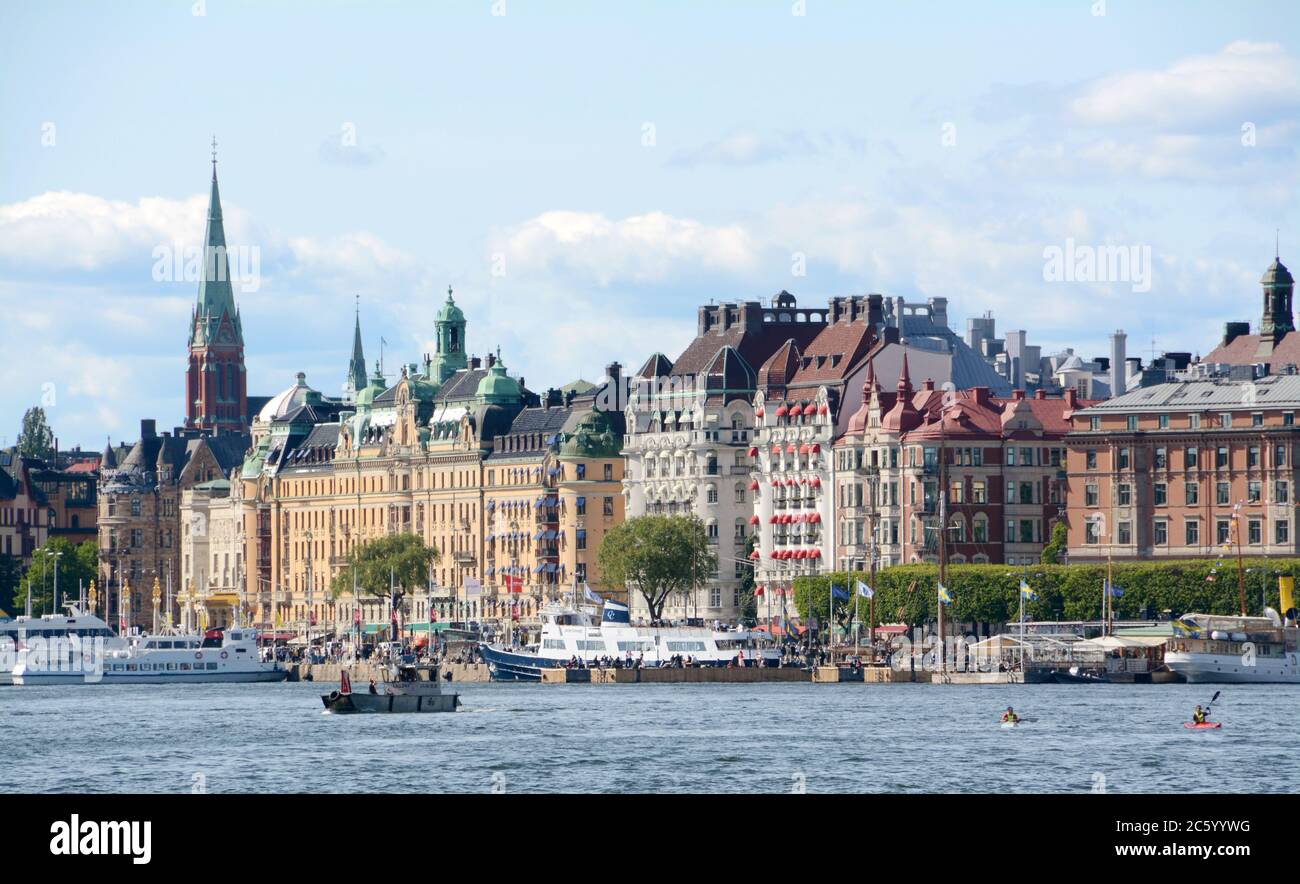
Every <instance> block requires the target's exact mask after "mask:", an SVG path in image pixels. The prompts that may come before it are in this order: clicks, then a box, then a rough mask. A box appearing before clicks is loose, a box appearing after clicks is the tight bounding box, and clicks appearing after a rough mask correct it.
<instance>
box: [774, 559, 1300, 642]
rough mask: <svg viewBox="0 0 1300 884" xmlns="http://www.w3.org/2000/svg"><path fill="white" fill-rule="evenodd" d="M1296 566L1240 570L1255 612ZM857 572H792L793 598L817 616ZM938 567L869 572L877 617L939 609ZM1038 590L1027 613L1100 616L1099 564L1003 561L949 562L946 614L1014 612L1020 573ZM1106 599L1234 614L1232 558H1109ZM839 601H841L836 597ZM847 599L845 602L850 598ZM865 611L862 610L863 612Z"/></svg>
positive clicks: (908, 616) (1288, 562) (1134, 612)
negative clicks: (1111, 593) (1226, 561)
mask: <svg viewBox="0 0 1300 884" xmlns="http://www.w3.org/2000/svg"><path fill="white" fill-rule="evenodd" d="M1297 573H1300V559H1274V560H1271V561H1269V562H1267V563H1261V562H1256V563H1255V564H1254V565H1252V567H1250V568H1248V569H1247V570H1246V572H1245V587H1246V609H1247V611H1248V612H1249V613H1251V614H1256V615H1257V614H1259V613H1260V612H1261V611H1262V610H1263V607H1264V605H1266V604H1267V605H1269V606H1271V607H1273V608H1275V609H1276V608H1277V607H1278V587H1277V578H1278V577H1279V576H1281V575H1292V576H1294V575H1296V574H1297ZM866 579H867V578H866V576H865V575H863V574H859V573H852V574H850V573H844V572H839V573H835V574H825V575H820V576H816V577H799V578H797V579H796V580H795V581H794V598H795V606H796V608H797V609H798V611H799V613H800V614H801V615H802V616H805V617H806V616H808V614H809V613H812V614H820V615H822V616H823V617H824V615H825V612H826V611H827V606H828V600H829V595H830V587H831V585H832V584H833V585H835V586H837V587H843V588H845V589H848V590H849V591H850V592H852V590H853V587H854V586H856V582H857V581H858V580H864V581H865V580H866ZM938 579H939V574H938V568H937V567H936V566H934V565H898V566H895V567H892V568H886V569H885V570H883V571H878V572H876V575H875V578H874V580H873V581H872V588H873V589H874V590H875V602H876V616H877V619H878V621H892V622H897V623H906V624H908V625H909V626H917V625H920V624H922V623H926V622H929V621H933V620H935V619H937V617H938V592H937V585H938ZM1022 579H1023V580H1024V581H1025V582H1026V583H1027V584H1028V585H1029V587H1030V588H1031V589H1032V590H1033V591H1034V593H1035V594H1036V595H1037V598H1036V599H1035V600H1033V601H1026V602H1025V617H1026V619H1029V620H1097V619H1100V617H1101V604H1102V585H1103V581H1104V580H1105V579H1106V566H1105V565H1068V566H1067V565H1042V564H1040V565H1035V566H1034V567H1032V568H1030V569H1028V570H1025V569H1020V568H1015V567H1011V566H1007V565H950V566H949V567H948V577H947V581H946V582H945V586H947V588H948V592H949V594H950V595H951V596H952V605H951V606H950V607H949V608H948V611H947V612H946V614H947V616H948V617H951V618H954V619H956V620H958V621H962V622H968V623H1010V622H1012V621H1015V620H1016V619H1018V618H1019V615H1020V581H1021V580H1022ZM1113 579H1114V583H1115V585H1116V586H1117V587H1118V588H1119V589H1120V590H1121V591H1122V593H1123V594H1122V595H1120V596H1117V597H1115V598H1114V599H1113V606H1114V614H1115V617H1116V619H1133V618H1144V617H1152V616H1155V615H1158V614H1161V613H1162V612H1164V611H1171V612H1173V613H1175V614H1185V613H1188V612H1191V611H1197V612H1203V613H1207V614H1236V613H1237V611H1238V608H1239V593H1238V587H1237V572H1236V568H1235V566H1234V565H1226V566H1224V567H1218V566H1216V564H1215V563H1214V562H1213V561H1203V560H1196V561H1174V562H1133V563H1125V564H1116V565H1115V566H1114V570H1113ZM839 604H843V603H842V602H841V603H839ZM850 604H851V602H850ZM863 616H865V614H864V615H863Z"/></svg>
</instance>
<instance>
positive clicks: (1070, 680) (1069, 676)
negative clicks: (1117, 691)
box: [1052, 666, 1110, 684]
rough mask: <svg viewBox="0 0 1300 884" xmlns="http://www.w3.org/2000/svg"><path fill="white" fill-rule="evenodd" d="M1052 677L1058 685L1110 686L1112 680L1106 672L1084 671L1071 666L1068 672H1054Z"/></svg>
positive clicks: (1078, 667) (1079, 667) (1081, 668)
mask: <svg viewBox="0 0 1300 884" xmlns="http://www.w3.org/2000/svg"><path fill="white" fill-rule="evenodd" d="M1052 677H1053V678H1054V679H1055V680H1056V683H1057V684H1109V683H1110V679H1109V678H1107V677H1106V674H1105V673H1104V672H1096V671H1094V670H1090V669H1084V668H1083V667H1081V666H1071V667H1070V669H1069V671H1067V672H1060V671H1057V672H1054V673H1052Z"/></svg>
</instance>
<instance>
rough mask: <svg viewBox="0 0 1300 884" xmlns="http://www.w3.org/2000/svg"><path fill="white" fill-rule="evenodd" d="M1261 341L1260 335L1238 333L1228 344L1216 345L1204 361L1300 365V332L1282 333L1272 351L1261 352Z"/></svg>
mask: <svg viewBox="0 0 1300 884" xmlns="http://www.w3.org/2000/svg"><path fill="white" fill-rule="evenodd" d="M1259 342H1260V336H1259V335H1238V336H1237V337H1235V338H1233V339H1232V341H1231V342H1230V343H1228V344H1227V345H1224V344H1220V345H1219V346H1217V347H1215V348H1214V349H1213V350H1211V351H1210V352H1209V354H1208V355H1206V357H1205V359H1204V360H1202V361H1204V362H1208V363H1211V364H1219V365H1257V364H1260V363H1262V364H1264V365H1268V366H1273V365H1278V366H1281V365H1300V332H1293V331H1292V332H1287V333H1286V334H1284V335H1282V337H1281V339H1279V340H1278V341H1277V342H1276V343H1274V344H1273V350H1272V352H1271V353H1260V352H1259Z"/></svg>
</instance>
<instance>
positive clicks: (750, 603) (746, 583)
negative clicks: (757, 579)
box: [740, 534, 758, 621]
mask: <svg viewBox="0 0 1300 884" xmlns="http://www.w3.org/2000/svg"><path fill="white" fill-rule="evenodd" d="M757 547H758V535H757V534H750V535H747V536H746V537H745V551H744V553H743V555H742V556H741V557H742V558H743V559H744V560H745V562H747V563H750V564H746V565H745V566H744V567H743V568H741V578H740V616H741V619H743V620H745V621H750V620H757V619H758V599H757V598H755V596H754V568H753V566H752V560H751V559H750V557H749V555H750V553H752V552H753V551H754V550H755V549H756V548H757Z"/></svg>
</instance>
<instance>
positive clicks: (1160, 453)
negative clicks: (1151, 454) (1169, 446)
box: [1155, 448, 1169, 470]
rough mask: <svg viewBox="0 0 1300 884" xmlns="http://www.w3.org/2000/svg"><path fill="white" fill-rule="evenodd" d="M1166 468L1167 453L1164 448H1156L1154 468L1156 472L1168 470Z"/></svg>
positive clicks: (1167, 463) (1167, 462) (1167, 464)
mask: <svg viewBox="0 0 1300 884" xmlns="http://www.w3.org/2000/svg"><path fill="white" fill-rule="evenodd" d="M1168 466H1169V452H1168V451H1166V450H1165V449H1164V448H1157V449H1156V456H1155V468H1156V469H1157V470H1163V469H1166V468H1168Z"/></svg>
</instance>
